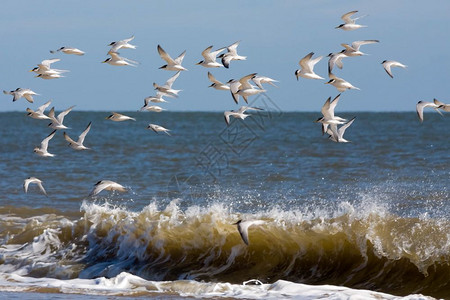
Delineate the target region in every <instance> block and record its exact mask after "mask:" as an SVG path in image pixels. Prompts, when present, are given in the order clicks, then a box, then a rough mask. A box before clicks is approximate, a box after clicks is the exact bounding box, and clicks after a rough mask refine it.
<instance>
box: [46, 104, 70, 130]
mask: <svg viewBox="0 0 450 300" xmlns="http://www.w3.org/2000/svg"><path fill="white" fill-rule="evenodd" d="M74 107H75V105H73V106H71V107H69V108H68V109H66V110H64V111H62V112H60V113H59V114H58V116H57V117H55V108H54V107H52V109H50V111H49V113H48V116H49V117H50V120H52V122H51V123H50V124H48V126H49V127H50V128H53V129H57V130H59V129H68V128H69V127H67V126H65V125H64V124H63V122H64V117H65V116H66V115H67V114H68V113H69V112H70V111H71V110H72V109H73V108H74Z"/></svg>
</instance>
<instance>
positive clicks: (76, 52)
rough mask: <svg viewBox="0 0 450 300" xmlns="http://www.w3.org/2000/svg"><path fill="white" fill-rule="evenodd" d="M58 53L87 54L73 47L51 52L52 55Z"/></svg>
mask: <svg viewBox="0 0 450 300" xmlns="http://www.w3.org/2000/svg"><path fill="white" fill-rule="evenodd" d="M56 52H62V53H65V54H74V55H78V56H81V55H84V54H85V52H84V51H81V50H80V49H77V48H73V47H61V48H59V49H58V50H50V53H52V54H55V53H56Z"/></svg>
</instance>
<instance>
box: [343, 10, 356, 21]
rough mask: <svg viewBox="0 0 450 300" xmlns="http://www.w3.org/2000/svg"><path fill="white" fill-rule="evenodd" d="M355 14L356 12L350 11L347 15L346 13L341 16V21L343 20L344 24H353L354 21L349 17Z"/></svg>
mask: <svg viewBox="0 0 450 300" xmlns="http://www.w3.org/2000/svg"><path fill="white" fill-rule="evenodd" d="M357 12H358V11H357V10H353V11H350V12H348V13H346V14H343V15H342V17H341V19H342V20H344V22H345V24H354V23H355V20H353V19H352V18H351V16H353V15H354V14H356V13H357Z"/></svg>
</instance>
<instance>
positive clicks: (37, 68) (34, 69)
mask: <svg viewBox="0 0 450 300" xmlns="http://www.w3.org/2000/svg"><path fill="white" fill-rule="evenodd" d="M37 70H39V67H34V68H33V69H31V70H30V71H28V72H36V71H37Z"/></svg>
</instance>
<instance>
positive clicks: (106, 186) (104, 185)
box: [89, 180, 127, 196]
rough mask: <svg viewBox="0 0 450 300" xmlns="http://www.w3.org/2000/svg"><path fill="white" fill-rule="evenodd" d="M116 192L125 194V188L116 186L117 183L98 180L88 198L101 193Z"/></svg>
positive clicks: (119, 185)
mask: <svg viewBox="0 0 450 300" xmlns="http://www.w3.org/2000/svg"><path fill="white" fill-rule="evenodd" d="M103 190H106V191H118V192H126V191H127V190H126V188H125V187H124V186H123V185H121V184H118V183H117V182H114V181H111V180H100V181H99V182H97V183H96V184H95V185H94V188H93V189H92V191H91V192H90V193H89V196H95V195H97V194H98V193H100V192H101V191H103Z"/></svg>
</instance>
